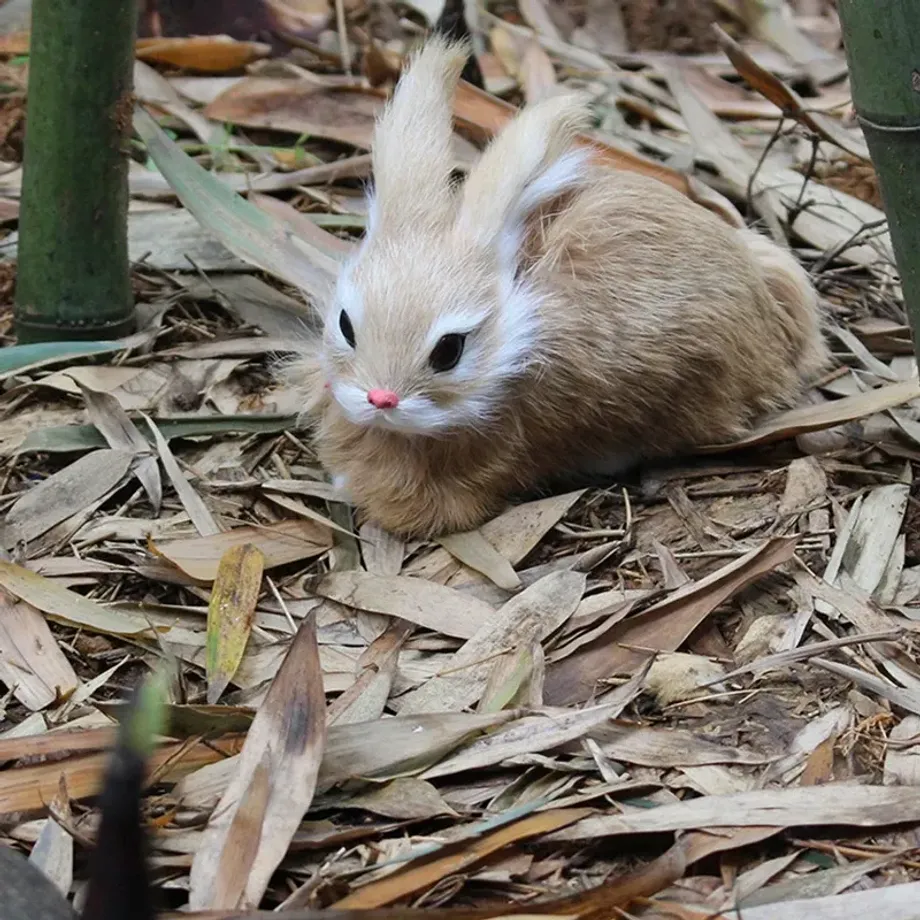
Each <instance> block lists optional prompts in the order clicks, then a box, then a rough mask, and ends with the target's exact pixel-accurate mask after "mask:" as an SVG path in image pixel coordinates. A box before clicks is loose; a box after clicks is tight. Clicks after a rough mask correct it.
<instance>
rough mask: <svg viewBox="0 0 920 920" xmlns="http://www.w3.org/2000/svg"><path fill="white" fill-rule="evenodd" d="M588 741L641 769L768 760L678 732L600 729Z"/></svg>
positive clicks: (759, 755)
mask: <svg viewBox="0 0 920 920" xmlns="http://www.w3.org/2000/svg"><path fill="white" fill-rule="evenodd" d="M590 736H591V738H592V739H594V740H595V741H597V743H598V744H599V745H600V747H601V749H602V750H603V751H604V753H605V754H607V756H608V757H612V758H613V759H614V760H624V761H626V763H632V764H638V765H639V766H643V767H669V768H672V767H689V766H704V765H706V764H713V763H736V764H751V765H754V764H762V763H766V762H767V760H768V759H769V758H767V757H764V756H763V755H761V754H758V753H756V751H751V750H746V749H744V748H738V747H729V746H728V745H722V744H716V743H715V742H713V741H707V740H706V739H705V738H700V737H699V736H698V735H696V734H694V733H693V732H690V731H686V730H683V729H679V728H670V727H669V728H663V729H658V728H625V727H623V726H619V725H603V726H601V727H600V728H597V729H594V730H592V731H591V735H590Z"/></svg>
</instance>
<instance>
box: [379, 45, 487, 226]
mask: <svg viewBox="0 0 920 920" xmlns="http://www.w3.org/2000/svg"><path fill="white" fill-rule="evenodd" d="M469 53H470V49H469V46H468V45H467V43H466V42H464V41H452V40H450V39H447V38H444V37H442V36H440V35H435V36H433V37H431V38H429V39H428V40H427V41H426V43H425V44H424V45H423V46H422V48H421V50H420V51H418V52H416V53H415V54H414V55H413V56H412V58H411V59H410V61H409V63H408V64H407V66H406V68H405V69H404V71H403V74H402V76H401V77H400V80H399V82H398V83H397V85H396V89H395V90H394V91H393V96H392V98H391V99H390V101H389V102H388V103H387V105H386V107H385V108H384V111H383V114H382V115H381V116H380V118H379V119H378V121H377V124H376V126H375V129H374V137H373V144H372V147H371V160H372V164H373V173H374V190H373V193H372V195H371V200H370V208H369V214H368V233H369V234H370V233H373V232H374V231H375V230H377V229H380V228H383V227H385V226H396V227H399V228H406V227H410V226H413V225H415V224H418V223H427V224H430V223H432V222H440V221H443V220H444V219H445V217H446V216H447V215H448V214H449V211H450V207H451V200H452V199H451V189H450V174H451V172H452V171H453V167H454V159H453V155H452V139H453V96H454V92H455V90H456V87H457V83H458V81H459V79H460V72H461V71H462V70H463V66H464V64H465V63H466V59H467V57H468V56H469Z"/></svg>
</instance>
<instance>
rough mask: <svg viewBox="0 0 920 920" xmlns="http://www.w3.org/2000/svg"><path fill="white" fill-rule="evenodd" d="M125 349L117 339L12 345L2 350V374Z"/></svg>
mask: <svg viewBox="0 0 920 920" xmlns="http://www.w3.org/2000/svg"><path fill="white" fill-rule="evenodd" d="M124 347H125V346H124V344H123V343H122V342H119V341H118V340H117V339H116V340H114V341H109V342H37V343H35V344H34V345H10V346H9V347H7V348H0V374H9V373H12V372H13V371H20V370H23V369H24V368H27V367H35V366H39V365H42V364H48V363H51V362H52V361H64V360H70V359H71V358H82V357H85V356H86V355H98V354H103V353H105V352H113V351H121V350H123V349H124Z"/></svg>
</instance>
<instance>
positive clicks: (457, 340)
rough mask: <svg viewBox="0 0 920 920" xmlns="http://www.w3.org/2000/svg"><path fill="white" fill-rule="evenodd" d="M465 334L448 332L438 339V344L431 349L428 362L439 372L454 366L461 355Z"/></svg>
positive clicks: (458, 361)
mask: <svg viewBox="0 0 920 920" xmlns="http://www.w3.org/2000/svg"><path fill="white" fill-rule="evenodd" d="M465 344H466V336H465V335H463V334H462V333H459V332H450V333H448V334H447V335H442V336H441V338H440V339H438V344H437V345H435V346H434V348H433V349H432V350H431V355H430V357H429V358H428V363H429V364H430V365H431V367H432V369H433V370H435V371H437V372H438V373H439V374H440V373H443V372H444V371H449V370H451V369H452V368H455V367H456V366H457V365H458V364H459V363H460V358H461V357H462V356H463V346H464V345H465Z"/></svg>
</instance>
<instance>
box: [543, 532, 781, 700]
mask: <svg viewBox="0 0 920 920" xmlns="http://www.w3.org/2000/svg"><path fill="white" fill-rule="evenodd" d="M797 540H798V537H774V538H773V539H771V540H768V541H767V542H766V543H764V544H763V545H762V546H760V547H758V548H756V549H753V550H751V551H750V552H748V553H745V555H744V556H741V557H740V558H738V559H736V560H734V561H733V562H730V563H729V564H728V565H726V566H723V567H722V568H721V569H718V570H717V571H715V572H713V573H712V574H711V575H708V576H706V578H703V579H701V580H700V581H699V582H691V583H690V584H687V585H685V586H684V587H683V588H680V589H679V590H677V591H676V592H674V594H672V595H671V596H670V597H668V598H666V599H665V600H663V601H659V602H658V603H657V604H654V605H653V606H652V607H649V609H648V610H646V611H644V612H643V613H640V614H638V615H636V616H633V617H629V618H627V619H626V620H623V621H622V622H619V623H616V624H615V625H614V626H613V627H612V628H611V629H610V630H608V631H607V632H606V633H604V634H603V635H601V636H599V637H598V638H597V639H595V640H594V641H593V642H591V643H589V644H588V645H585V646H582V647H581V648H580V649H578V650H577V651H576V652H574V653H573V654H572V655H570V656H568V657H567V658H564V659H563V660H562V661H559V662H556V663H555V664H553V665H551V666H550V667H549V668H548V669H547V674H546V699H547V702H549V703H552V704H555V705H565V704H570V703H574V702H579V701H582V700H586V699H588V698H589V697H590V696H591V694H592V693H594V691H595V686H596V684H597V682H598V681H600V680H603V679H604V678H607V677H612V676H613V675H615V674H619V673H623V672H629V671H631V670H632V669H634V668H635V667H636V666H637V665H638V664H639V663H641V662H642V661H643V660H645V659H647V658H648V657H649V654H650V652H647V651H636V650H635V649H643V650H645V649H649V650H657V651H663V652H674V651H677V649H678V648H679V647H680V645H681V644H682V643H683V642H684V641H685V640H686V639H687V637H688V636H689V635H690V633H692V632H693V630H694V629H696V627H697V626H699V624H700V623H701V622H702V621H703V620H704V619H705V618H706V617H707V616H708V615H709V614H710V613H712V611H713V610H715V609H716V607H718V606H719V604H722V603H723V602H724V601H726V600H727V599H728V598H729V597H731V596H732V595H733V594H736V593H737V592H738V591H740V590H741V589H742V588H745V587H746V586H747V585H749V584H751V583H752V582H753V581H756V580H757V579H758V578H760V577H761V576H762V575H765V574H766V573H767V572H772V571H773V570H774V569H775V568H777V567H778V566H780V565H782V564H783V563H784V562H788V561H789V560H790V559H791V558H792V556H793V554H794V552H795V545H796V542H797ZM627 646H632V648H628V647H627Z"/></svg>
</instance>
